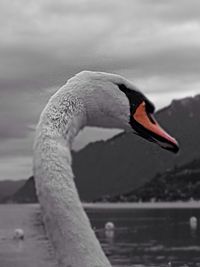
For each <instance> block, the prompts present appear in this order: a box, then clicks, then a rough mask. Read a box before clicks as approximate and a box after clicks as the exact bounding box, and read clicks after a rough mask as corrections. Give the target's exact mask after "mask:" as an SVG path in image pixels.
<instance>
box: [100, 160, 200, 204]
mask: <svg viewBox="0 0 200 267" xmlns="http://www.w3.org/2000/svg"><path fill="white" fill-rule="evenodd" d="M191 199H193V200H200V159H198V160H194V161H192V162H190V163H188V164H185V165H183V166H180V167H175V168H174V169H173V170H168V171H167V172H165V173H163V174H157V175H156V176H155V177H154V178H153V179H152V180H150V181H149V182H147V183H146V184H145V185H144V186H142V187H140V188H138V189H135V190H131V191H129V192H128V193H126V194H121V195H118V196H115V197H109V196H107V197H106V196H105V197H103V198H101V199H99V200H101V201H108V202H138V201H142V202H145V201H148V202H149V201H155V202H157V201H177V200H182V201H188V200H191Z"/></svg>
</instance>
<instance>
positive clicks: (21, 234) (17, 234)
mask: <svg viewBox="0 0 200 267" xmlns="http://www.w3.org/2000/svg"><path fill="white" fill-rule="evenodd" d="M14 239H17V240H23V239H24V231H23V230H22V229H21V228H16V229H15V231H14Z"/></svg>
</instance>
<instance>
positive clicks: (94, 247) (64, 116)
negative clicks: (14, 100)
mask: <svg viewBox="0 0 200 267" xmlns="http://www.w3.org/2000/svg"><path fill="white" fill-rule="evenodd" d="M85 120H86V118H85V107H84V104H83V103H82V101H80V99H79V98H78V97H76V95H75V94H73V92H67V93H66V88H65V87H63V88H61V89H60V90H59V91H58V92H57V93H56V94H55V95H54V96H53V97H52V98H51V99H50V101H49V103H48V104H47V106H46V108H45V109H44V111H43V113H42V115H41V118H40V122H39V124H38V127H37V130H36V138H35V145H34V176H35V181H36V189H37V194H38V198H39V201H40V204H41V208H42V212H43V214H44V222H45V226H46V230H47V234H48V236H49V238H50V240H51V242H52V244H53V247H54V250H55V255H56V258H57V260H58V263H59V266H61V267H64V266H65V267H66V266H70V267H110V266H111V265H110V263H109V262H108V260H107V258H106V256H105V254H104V252H103V251H102V249H101V246H100V244H99V242H98V240H97V238H96V236H95V234H94V232H93V230H92V228H91V225H90V222H89V220H88V217H87V215H86V213H85V211H84V210H83V208H82V205H81V202H80V199H79V196H78V193H77V189H76V187H75V183H74V177H73V172H72V169H71V153H70V146H71V143H72V140H73V138H74V137H75V135H76V134H77V133H78V131H79V130H80V129H81V128H82V127H83V126H84V124H85Z"/></svg>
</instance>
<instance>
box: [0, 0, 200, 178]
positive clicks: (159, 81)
mask: <svg viewBox="0 0 200 267" xmlns="http://www.w3.org/2000/svg"><path fill="white" fill-rule="evenodd" d="M199 10H200V2H199V1H198V0H190V1H188V0H169V1H161V0H138V1H137V0H126V1H122V0H101V1H99V0H76V1H74V0H67V1H66V0H60V1H53V0H34V1H32V0H29V1H26V0H20V1H18V0H2V1H1V2H0V40H1V42H0V58H1V60H0V179H19V178H27V177H28V176H29V175H30V174H31V155H32V152H31V147H32V140H33V136H34V128H35V125H36V122H37V120H38V117H39V114H40V112H41V110H42V108H43V107H44V105H45V103H46V102H47V100H48V98H49V97H50V95H52V94H53V93H54V92H55V91H56V90H57V89H58V88H59V87H60V86H61V85H62V84H63V83H65V81H66V80H67V79H68V78H69V77H70V76H72V75H74V74H75V73H77V72H79V71H81V70H83V69H88V70H100V71H108V72H115V73H119V74H122V75H123V76H125V77H127V78H128V79H130V80H131V81H132V82H133V83H135V84H136V85H137V86H138V87H139V88H141V90H143V91H144V92H145V93H146V94H147V95H148V96H149V97H150V98H151V99H152V100H153V101H154V102H155V103H156V105H157V107H162V106H164V105H167V104H169V103H170V101H171V99H173V98H181V97H184V96H187V95H194V94H197V93H200V79H199V71H200V34H199V33H200V16H199ZM109 135H110V136H111V135H112V133H110V132H107V131H106V132H104V131H103V130H98V131H97V130H92V131H91V130H89V131H88V130H87V131H84V132H83V133H82V135H81V136H80V137H79V138H78V140H77V141H76V144H75V147H76V148H77V147H82V146H83V145H84V144H85V143H87V142H88V141H89V140H93V139H95V138H96V136H98V137H99V138H104V137H107V136H109Z"/></svg>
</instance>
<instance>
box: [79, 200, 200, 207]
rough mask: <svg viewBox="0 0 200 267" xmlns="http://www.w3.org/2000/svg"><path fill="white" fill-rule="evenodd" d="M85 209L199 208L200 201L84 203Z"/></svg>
mask: <svg viewBox="0 0 200 267" xmlns="http://www.w3.org/2000/svg"><path fill="white" fill-rule="evenodd" d="M83 207H84V208H85V209H191V208H193V209H199V208H200V201H188V202H182V201H177V202H140V203H136V202H125V203H108V202H107V203H101V202H96V203H83Z"/></svg>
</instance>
